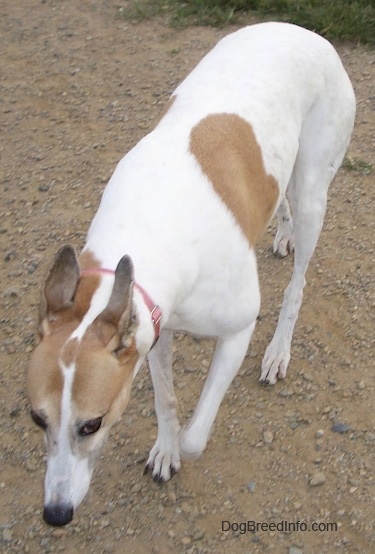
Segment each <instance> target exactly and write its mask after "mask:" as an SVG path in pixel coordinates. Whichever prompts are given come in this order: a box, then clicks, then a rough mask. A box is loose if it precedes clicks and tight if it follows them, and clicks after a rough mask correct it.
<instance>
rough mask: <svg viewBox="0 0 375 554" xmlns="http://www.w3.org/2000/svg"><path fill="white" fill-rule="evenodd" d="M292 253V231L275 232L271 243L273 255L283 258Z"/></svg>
mask: <svg viewBox="0 0 375 554" xmlns="http://www.w3.org/2000/svg"><path fill="white" fill-rule="evenodd" d="M293 251H294V236H293V230H292V229H289V230H288V231H287V232H285V231H284V232H281V231H280V230H279V229H278V230H277V233H276V237H275V240H274V242H273V253H274V254H275V256H278V257H279V258H285V256H287V255H288V254H291V253H292V252H293Z"/></svg>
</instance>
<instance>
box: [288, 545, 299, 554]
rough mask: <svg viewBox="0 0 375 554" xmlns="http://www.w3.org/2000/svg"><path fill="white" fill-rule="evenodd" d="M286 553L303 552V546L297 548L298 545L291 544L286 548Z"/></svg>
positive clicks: (295, 553) (297, 553) (296, 553)
mask: <svg viewBox="0 0 375 554" xmlns="http://www.w3.org/2000/svg"><path fill="white" fill-rule="evenodd" d="M288 554H303V548H299V546H291V547H290V548H289V550H288Z"/></svg>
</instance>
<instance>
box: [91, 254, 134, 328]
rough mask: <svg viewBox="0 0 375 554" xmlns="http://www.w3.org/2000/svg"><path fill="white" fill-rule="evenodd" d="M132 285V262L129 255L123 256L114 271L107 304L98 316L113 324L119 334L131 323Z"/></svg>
mask: <svg viewBox="0 0 375 554" xmlns="http://www.w3.org/2000/svg"><path fill="white" fill-rule="evenodd" d="M133 285H134V270H133V262H132V261H131V258H130V257H129V256H123V257H122V258H121V260H120V261H119V263H118V265H117V268H116V271H115V282H114V285H113V289H112V294H111V296H110V299H109V302H108V305H107V307H106V308H105V309H104V310H103V312H102V313H101V314H100V316H99V317H100V319H101V320H102V321H105V322H106V323H110V324H112V325H115V326H116V327H117V329H118V334H119V335H120V336H122V335H124V334H125V333H128V327H129V325H130V323H131V318H132V294H133Z"/></svg>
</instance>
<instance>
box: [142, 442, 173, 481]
mask: <svg viewBox="0 0 375 554" xmlns="http://www.w3.org/2000/svg"><path fill="white" fill-rule="evenodd" d="M180 469H181V461H180V453H179V450H178V448H176V449H174V450H172V449H168V448H162V447H161V446H160V445H159V443H158V441H156V443H155V446H154V447H153V448H152V450H151V452H150V455H149V457H148V460H147V463H146V465H145V468H144V471H143V474H146V473H148V472H150V473H152V478H153V480H154V481H155V482H156V483H165V482H167V481H169V479H171V478H172V477H173V475H174V474H175V473H177V472H178V471H179V470H180Z"/></svg>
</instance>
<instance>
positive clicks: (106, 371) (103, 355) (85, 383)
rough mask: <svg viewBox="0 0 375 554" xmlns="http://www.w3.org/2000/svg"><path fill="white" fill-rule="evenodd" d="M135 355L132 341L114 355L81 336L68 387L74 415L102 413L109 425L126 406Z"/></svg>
mask: <svg viewBox="0 0 375 554" xmlns="http://www.w3.org/2000/svg"><path fill="white" fill-rule="evenodd" d="M137 359H138V352H137V350H136V347H135V342H134V341H133V342H132V344H131V345H130V347H129V348H127V349H126V350H125V351H124V352H122V353H120V354H119V355H118V356H117V355H114V354H113V353H112V352H110V351H109V350H108V349H107V348H105V347H104V345H100V344H99V341H97V342H96V343H95V342H94V341H93V340H92V338H91V339H89V337H87V340H85V339H83V342H82V344H81V347H80V351H79V354H78V356H77V359H76V370H75V376H74V381H73V389H72V399H73V403H74V406H75V408H76V411H77V416H78V417H79V418H81V419H89V418H93V417H99V416H105V419H104V423H105V424H106V425H111V424H112V423H113V422H114V421H115V420H116V419H117V418H118V417H119V416H120V415H121V413H122V412H123V410H124V409H125V407H126V404H127V400H128V398H129V396H130V389H131V383H132V379H133V370H134V366H135V364H136V361H137Z"/></svg>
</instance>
